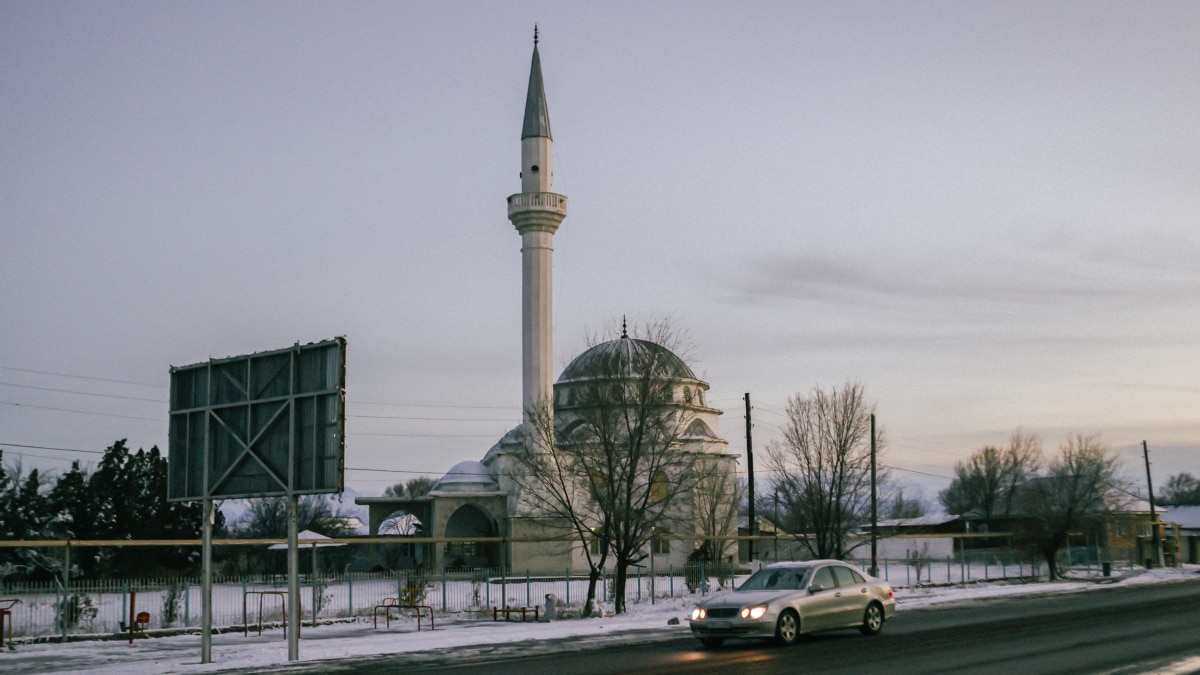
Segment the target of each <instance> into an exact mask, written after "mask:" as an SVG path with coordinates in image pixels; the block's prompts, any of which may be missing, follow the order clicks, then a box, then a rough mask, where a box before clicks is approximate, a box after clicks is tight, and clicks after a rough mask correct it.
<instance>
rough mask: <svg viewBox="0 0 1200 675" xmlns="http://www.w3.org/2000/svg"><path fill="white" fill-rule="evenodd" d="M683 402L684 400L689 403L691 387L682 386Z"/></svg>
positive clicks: (690, 400)
mask: <svg viewBox="0 0 1200 675" xmlns="http://www.w3.org/2000/svg"><path fill="white" fill-rule="evenodd" d="M683 402H684V403H689V404H690V403H691V402H692V389H691V387H684V388H683Z"/></svg>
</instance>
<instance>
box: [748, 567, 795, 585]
mask: <svg viewBox="0 0 1200 675" xmlns="http://www.w3.org/2000/svg"><path fill="white" fill-rule="evenodd" d="M807 573H808V568H805V567H793V568H789V569H766V570H759V571H757V572H755V573H754V575H753V576H751V577H750V578H749V579H747V580H746V582H745V583H743V584H742V585H741V586H740V587H738V591H773V590H780V591H784V590H786V591H798V590H800V589H802V588H804V585H803V582H804V575H805V574H807Z"/></svg>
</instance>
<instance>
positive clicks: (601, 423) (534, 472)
mask: <svg viewBox="0 0 1200 675" xmlns="http://www.w3.org/2000/svg"><path fill="white" fill-rule="evenodd" d="M645 330H646V331H647V332H648V333H649V335H650V337H652V338H654V339H647V340H642V339H633V338H630V337H628V336H627V335H622V337H621V339H619V340H613V341H610V342H605V343H601V344H598V345H594V346H593V347H592V348H591V349H589V350H588V352H585V354H586V355H588V359H587V368H586V370H587V372H586V373H575V374H574V375H575V376H574V377H573V378H572V379H571V380H570V381H569V382H566V383H563V382H560V384H559V385H557V387H556V391H555V395H556V396H557V397H558V398H559V405H558V406H557V407H556V408H554V407H552V403H551V402H550V401H546V402H543V403H542V404H541V405H539V406H534V407H531V409H530V410H528V411H527V414H526V417H527V420H528V422H527V425H526V427H527V429H528V430H529V431H528V432H527V433H526V442H525V444H524V446H523V448H521V449H520V450H518V451H516V452H514V455H513V458H514V459H515V460H516V462H517V465H518V467H519V470H520V471H521V472H523V473H524V474H525V478H524V480H523V492H522V500H524V503H525V504H527V505H528V507H527V508H528V511H529V512H531V513H532V514H533V515H537V516H541V517H543V518H544V519H545V520H544V522H545V523H547V524H548V526H551V527H553V526H554V524H555V523H557V524H558V525H557V526H558V527H561V528H563V529H566V530H569V531H570V532H572V533H573V535H574V537H575V538H577V540H578V541H579V542H580V544H581V545H582V550H583V553H584V556H585V559H586V562H587V565H588V569H589V575H588V577H589V584H588V602H587V604H586V605H585V612H587V611H590V608H591V607H592V606H593V604H594V601H595V593H596V582H597V580H598V579H599V578H600V575H601V573H602V570H603V569H604V568H605V565H606V564H607V562H608V560H609V557H610V556H611V558H612V560H613V563H614V567H615V574H614V580H613V596H614V598H615V610H616V612H618V613H621V612H624V611H625V585H626V578H627V570H628V568H629V567H630V566H631V565H635V564H637V563H639V562H641V561H642V560H643V559H645V558H646V557H647V548H646V544H647V543H648V542H649V541H650V538H651V535H652V528H656V527H657V528H660V529H664V530H670V531H681V530H684V529H687V530H691V529H692V528H693V527H694V526H693V525H691V524H690V523H689V519H691V518H694V517H695V514H694V513H692V511H693V510H694V509H695V508H696V506H695V505H694V504H693V503H691V497H692V496H693V495H694V494H696V488H697V486H698V485H699V484H701V482H702V481H705V480H711V479H712V476H713V475H714V474H715V473H716V471H717V470H718V468H719V467H720V466H721V462H719V461H713V460H714V458H717V457H720V455H716V454H714V453H711V452H694V451H691V450H689V449H688V447H690V446H688V439H687V438H686V435H687V433H688V430H689V425H691V423H692V422H693V420H694V419H695V417H696V411H697V410H698V409H699V408H702V407H703V406H702V404H699V403H694V402H693V401H692V400H691V397H690V396H688V397H683V396H681V395H679V394H681V392H682V390H683V382H684V380H686V379H687V378H686V376H683V377H681V370H680V369H681V367H682V368H683V369H685V370H686V366H684V365H683V363H682V361H681V360H680V359H679V357H678V356H676V355H675V354H674V353H672V352H671V350H670V349H668V348H667V347H666V346H664V345H668V344H671V342H672V340H671V338H672V336H673V334H672V333H671V332H670V330H669V328H668V327H666V326H665V325H663V324H657V325H652V326H650V327H649V328H648V329H645ZM581 358H582V357H581ZM577 362H578V360H577ZM684 398H687V399H688V400H683V399H684ZM734 504H736V502H734ZM731 508H736V506H733V507H731ZM717 515H719V514H717ZM714 526H715V522H714Z"/></svg>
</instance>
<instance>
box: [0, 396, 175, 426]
mask: <svg viewBox="0 0 1200 675" xmlns="http://www.w3.org/2000/svg"><path fill="white" fill-rule="evenodd" d="M0 404H2V405H11V406H16V407H18V408H37V409H38V410H53V411H56V412H67V413H76V414H79V415H98V416H100V417H119V418H121V419H124V420H144V421H147V422H159V423H161V424H166V423H167V420H165V419H163V418H161V417H136V416H133V415H117V414H116V413H102V412H92V411H90V410H71V409H68V408H52V407H50V406H44V405H33V404H30V403H13V402H12V401H0Z"/></svg>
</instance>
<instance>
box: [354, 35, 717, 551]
mask: <svg viewBox="0 0 1200 675" xmlns="http://www.w3.org/2000/svg"><path fill="white" fill-rule="evenodd" d="M537 44H538V39H537V34H536V31H535V34H534V47H533V61H532V64H531V66H530V71H529V88H528V92H527V94H526V99H525V116H524V123H523V125H522V131H521V192H519V193H517V194H514V195H511V196H510V197H508V218H509V220H510V221H512V224H513V225H514V226H515V227H516V229H517V232H518V233H519V234H520V235H521V270H522V302H521V315H522V321H521V324H522V343H521V344H522V370H523V378H522V383H523V397H522V398H523V409H524V410H526V411H529V410H532V409H534V408H535V407H536V406H537V405H538V404H539V402H543V401H548V400H551V401H553V409H554V415H555V417H556V419H558V421H559V422H560V423H562V422H568V421H569V419H570V417H571V415H572V414H573V409H572V392H573V389H574V388H577V387H580V386H583V383H586V382H587V381H589V379H592V378H593V377H594V376H596V375H597V374H598V373H597V369H598V368H600V367H602V365H601V364H605V363H611V362H612V358H614V356H615V357H616V358H622V357H624V358H626V362H629V359H630V357H631V356H636V355H638V354H639V353H640V354H642V355H645V354H651V355H653V356H654V357H655V358H656V359H657V360H658V361H659V362H660V363H665V364H667V367H666V368H665V369H661V370H660V372H662V373H663V375H662V376H663V377H664V378H667V379H669V380H670V387H671V390H672V391H673V401H674V402H675V403H674V405H676V406H678V411H679V414H681V415H683V416H686V418H687V419H688V424H687V428H686V430H685V431H684V433H683V434H682V436H681V437H680V438H679V439H678V446H679V447H678V450H679V451H680V452H687V453H705V457H706V459H710V460H711V462H713V463H715V464H716V465H717V466H719V467H720V468H721V470H722V471H726V472H727V473H728V474H729V475H732V474H733V471H734V469H735V464H736V457H735V456H734V455H732V454H729V453H728V451H727V444H726V442H725V441H724V440H723V439H722V438H721V437H720V436H719V435H718V433H717V428H718V418H719V416H720V415H721V411H720V410H717V409H715V408H712V407H710V406H708V404H707V392H708V388H709V385H708V383H707V382H704V381H703V380H700V379H699V378H697V377H696V374H695V373H694V372H693V371H692V369H691V368H690V367H688V365H687V364H686V363H684V362H683V360H682V359H680V358H679V357H678V356H676V355H675V354H674V353H672V352H671V351H670V350H669V349H667V348H666V347H663V346H662V345H659V344H656V343H654V342H650V341H646V340H639V339H635V338H631V337H629V336H628V335H627V334H625V333H624V332H623V333H622V335H621V337H619V338H617V339H615V340H611V341H609V342H604V343H601V344H598V345H596V346H594V347H592V348H590V349H588V350H587V351H585V352H583V353H582V354H580V355H579V356H577V357H576V358H575V359H574V360H573V361H571V363H570V364H569V365H568V366H567V368H566V369H565V370H564V371H563V372H562V374H561V375H560V376H559V378H558V380H557V381H552V364H553V356H554V345H553V316H552V311H553V304H552V287H553V283H552V282H553V265H552V256H553V237H554V233H555V231H556V230H557V229H558V227H559V225H560V224H561V223H562V221H563V219H564V218H565V217H566V214H567V198H566V197H565V196H563V195H560V194H556V193H554V192H551V181H552V179H553V170H552V162H553V143H554V141H553V137H552V136H551V133H550V115H549V111H548V108H547V105H546V93H545V88H544V86H543V82H542V66H541V59H540V57H539V55H538V47H537ZM551 397H552V398H551ZM530 424H531V422H530V420H529V414H528V412H527V413H526V416H525V420H524V421H523V422H522V424H520V425H518V426H516V427H515V428H513V429H512V430H511V431H509V432H508V433H507V434H505V435H504V436H503V437H502V438H501V439H500V440H499V441H497V442H496V444H495V445H493V446H492V447H491V448H490V449H489V450H488V451H487V452H486V454H484V456H483V458H482V460H481V461H477V462H476V461H467V462H461V463H459V464H457V465H455V466H454V467H453V468H451V469H450V471H448V472H447V473H446V475H445V476H443V477H442V478H441V479H440V480H438V481H437V483H436V484H435V485H434V487H433V489H432V490H431V491H430V492H429V494H428V495H425V496H422V497H418V498H413V499H406V498H393V497H360V498H358V499H357V500H356V503H358V504H360V505H366V506H368V507H369V512H370V518H369V520H370V528H371V532H372V533H373V534H376V535H393V536H414V537H418V538H430V537H432V538H451V539H461V540H463V541H460V542H451V543H444V544H438V545H432V544H417V543H414V544H413V545H400V546H392V547H388V549H389V550H391V551H392V553H391V554H390V555H386V556H384V559H381V560H379V561H378V562H379V563H380V564H382V565H384V566H386V567H388V568H393V569H395V568H409V567H419V568H422V569H427V570H441V569H446V568H451V569H456V568H485V567H486V568H499V567H505V568H508V569H509V570H512V571H521V572H524V571H526V570H529V571H531V572H533V573H535V574H538V573H541V574H545V573H554V574H561V573H562V572H563V571H564V570H566V569H568V568H572V569H576V570H581V569H583V567H584V566H585V563H584V558H583V551H582V549H581V546H582V544H581V543H580V542H574V543H573V544H563V543H554V544H547V543H535V542H529V541H522V540H527V539H531V538H536V537H537V536H538V535H544V534H546V532H547V530H546V529H545V527H543V526H542V525H539V523H538V519H537V518H536V517H534V516H533V514H532V513H530V512H529V507H528V505H527V502H526V501H525V500H522V499H521V496H522V490H528V489H531V486H528V485H523V484H522V482H521V480H519V479H518V478H517V477H518V476H520V475H521V473H522V472H521V471H520V467H519V466H517V462H516V460H515V459H514V456H513V455H514V453H515V452H517V451H519V450H520V449H521V448H523V447H524V446H525V444H526V442H527V437H530V436H533V435H535V434H533V433H531V432H530V431H529V429H530V426H529V425H530ZM559 426H560V427H564V428H569V424H560V425H559ZM735 527H736V518H734V519H733V520H732V521H731V522H730V524H729V527H728V529H729V531H728V532H727V534H729V535H733V534H735V533H736V532H735V530H734V528H735ZM687 529H692V532H693V533H695V534H699V533H700V530H699V529H693V528H683V530H687ZM673 534H675V536H674V537H672V538H671V539H669V540H665V541H662V542H660V543H659V544H658V546H659V548H658V550H657V551H656V553H658V555H659V558H658V559H659V562H660V564H661V565H662V566H664V567H665V566H667V565H675V566H679V565H682V564H683V563H684V562H686V560H687V557H688V555H689V554H690V553H691V552H692V551H693V550H694V549H695V547H696V546H697V545H698V544H699V539H697V540H690V539H687V538H685V537H686V533H685V532H684V531H678V532H676V533H673ZM496 538H499V539H501V541H494V539H496ZM475 539H480V540H493V541H475ZM513 540H516V541H513Z"/></svg>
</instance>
